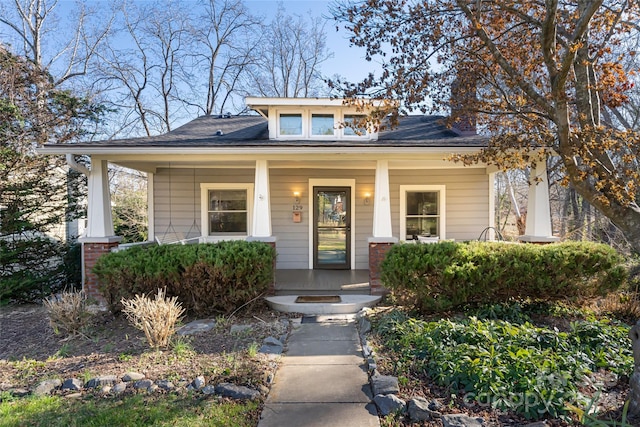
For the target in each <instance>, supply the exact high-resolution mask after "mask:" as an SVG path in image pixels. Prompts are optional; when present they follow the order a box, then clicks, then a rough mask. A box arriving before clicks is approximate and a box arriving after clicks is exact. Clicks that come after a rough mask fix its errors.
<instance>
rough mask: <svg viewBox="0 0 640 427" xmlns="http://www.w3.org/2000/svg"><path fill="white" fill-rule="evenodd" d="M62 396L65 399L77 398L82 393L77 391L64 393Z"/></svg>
mask: <svg viewBox="0 0 640 427" xmlns="http://www.w3.org/2000/svg"><path fill="white" fill-rule="evenodd" d="M64 397H66V398H67V399H79V398H81V397H82V393H81V392H79V391H77V392H75V393H69V394H65V395H64Z"/></svg>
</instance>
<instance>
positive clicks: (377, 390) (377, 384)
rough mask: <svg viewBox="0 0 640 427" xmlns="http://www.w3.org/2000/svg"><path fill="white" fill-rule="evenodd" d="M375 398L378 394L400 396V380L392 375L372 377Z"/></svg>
mask: <svg viewBox="0 0 640 427" xmlns="http://www.w3.org/2000/svg"><path fill="white" fill-rule="evenodd" d="M371 386H372V387H373V394H374V396H375V395H377V394H398V393H399V392H400V387H399V386H398V378H396V377H393V376H391V375H374V376H372V377H371Z"/></svg>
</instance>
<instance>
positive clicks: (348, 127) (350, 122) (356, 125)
mask: <svg viewBox="0 0 640 427" xmlns="http://www.w3.org/2000/svg"><path fill="white" fill-rule="evenodd" d="M363 120H364V116H362V115H353V114H345V115H344V124H345V127H344V130H343V132H344V135H345V136H364V135H366V134H367V129H366V128H365V127H364V125H363Z"/></svg>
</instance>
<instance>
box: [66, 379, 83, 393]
mask: <svg viewBox="0 0 640 427" xmlns="http://www.w3.org/2000/svg"><path fill="white" fill-rule="evenodd" d="M83 385H84V383H83V382H82V380H79V379H78V378H67V379H66V380H64V382H63V383H62V390H73V391H80V390H82V388H83V387H82V386H83Z"/></svg>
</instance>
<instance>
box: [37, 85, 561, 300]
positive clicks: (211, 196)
mask: <svg viewBox="0 0 640 427" xmlns="http://www.w3.org/2000/svg"><path fill="white" fill-rule="evenodd" d="M246 103H247V106H248V107H249V108H250V109H252V110H253V111H255V112H256V113H258V114H255V115H245V116H229V115H225V116H204V117H199V118H197V119H195V120H193V121H191V122H189V123H187V124H185V125H183V126H182V127H180V128H178V129H175V130H174V131H171V132H169V133H167V134H164V135H160V136H155V137H144V138H132V139H122V140H110V141H92V142H86V143H77V144H69V145H62V144H60V145H53V144H48V145H45V146H44V147H43V148H42V149H41V150H40V152H41V153H43V154H52V155H53V154H66V155H67V158H68V161H69V163H70V164H71V165H72V166H73V167H76V168H78V165H76V164H75V162H74V160H73V159H74V155H88V156H90V157H91V168H90V170H87V169H82V168H80V169H81V170H83V172H84V173H86V174H87V175H88V176H89V199H88V227H87V230H86V234H85V235H84V236H83V237H82V238H81V241H82V242H83V261H84V287H85V290H86V291H87V293H88V294H89V295H96V292H97V288H96V282H95V277H94V276H93V275H92V274H91V267H92V266H93V264H94V262H95V260H96V259H97V257H98V256H100V255H101V254H103V253H105V252H108V251H110V250H112V248H114V247H117V246H118V245H119V240H120V239H119V237H118V236H115V235H114V232H113V225H112V219H111V210H110V196H109V186H108V182H107V165H108V163H109V162H111V163H116V164H119V165H122V166H125V167H128V168H133V169H137V170H139V171H144V172H146V173H147V174H148V194H149V196H148V197H149V201H148V202H149V240H150V241H157V242H159V243H160V244H164V243H171V242H182V243H196V242H215V241H219V240H224V239H249V240H259V241H265V242H269V243H270V244H272V245H274V246H275V247H276V250H277V253H278V257H277V265H276V269H277V274H276V283H275V292H276V293H286V292H289V293H296V292H299V293H302V292H306V293H309V292H313V293H326V292H340V291H344V292H346V291H348V290H349V285H351V286H352V288H356V289H359V290H360V291H364V292H367V293H369V292H370V293H371V294H379V293H381V292H382V291H383V289H382V288H381V284H380V280H379V274H378V264H379V263H380V261H381V260H382V259H383V257H384V254H385V253H386V251H387V250H388V249H389V248H390V247H391V246H392V245H394V244H396V243H398V242H399V241H402V242H424V241H437V240H448V239H454V240H473V239H477V238H478V237H479V236H480V234H481V233H482V232H483V230H485V229H486V228H487V227H491V226H493V225H494V174H495V172H496V170H495V169H492V168H491V167H487V166H486V165H483V164H478V165H474V166H467V167H465V166H463V165H462V164H459V163H454V162H451V161H449V160H447V158H448V157H449V156H450V155H451V154H452V153H471V152H476V151H477V150H479V149H481V148H482V147H483V146H484V145H485V144H486V138H484V137H481V136H479V135H477V134H476V132H475V124H474V122H473V121H466V122H461V123H462V124H463V125H464V126H461V125H457V126H454V128H452V129H448V128H446V127H445V125H444V124H443V117H440V116H406V117H401V118H400V122H399V125H398V126H397V127H393V128H389V129H386V130H382V131H380V132H378V131H376V129H375V128H374V127H372V126H369V125H365V124H362V123H363V122H362V120H361V119H362V118H363V117H364V116H363V112H361V111H358V110H357V109H356V108H355V107H353V106H348V105H345V104H343V102H342V101H341V100H334V99H317V98H304V99H302V98H254V97H250V98H247V99H246ZM463 127H466V128H463ZM541 163H542V164H541V166H540V167H539V168H538V169H537V170H536V174H537V175H538V176H539V177H540V178H543V185H532V187H531V192H530V197H529V214H528V223H527V227H528V228H527V236H525V240H530V241H537V240H540V241H545V240H548V239H550V238H551V237H550V236H551V225H550V218H549V205H548V194H547V186H546V185H544V184H545V183H546V181H545V179H546V172H545V169H544V165H543V164H544V162H541ZM363 282H364V285H362V284H363ZM336 283H338V286H339V288H337V289H336V288H335V286H336ZM354 284H360V285H361V286H362V288H360V287H358V286H353V285H354ZM345 285H346V286H345ZM351 290H353V289H351Z"/></svg>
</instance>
